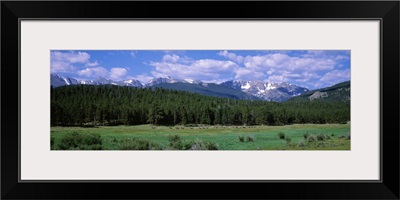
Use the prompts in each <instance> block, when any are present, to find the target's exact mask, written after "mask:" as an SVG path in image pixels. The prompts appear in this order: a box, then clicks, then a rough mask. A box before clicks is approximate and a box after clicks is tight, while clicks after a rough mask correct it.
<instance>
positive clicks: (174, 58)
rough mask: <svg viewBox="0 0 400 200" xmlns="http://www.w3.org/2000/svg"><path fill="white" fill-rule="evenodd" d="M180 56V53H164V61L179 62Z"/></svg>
mask: <svg viewBox="0 0 400 200" xmlns="http://www.w3.org/2000/svg"><path fill="white" fill-rule="evenodd" d="M179 58H180V57H179V56H178V55H175V54H173V55H170V54H166V55H164V56H163V59H162V60H163V61H164V62H172V63H177V62H178V60H179Z"/></svg>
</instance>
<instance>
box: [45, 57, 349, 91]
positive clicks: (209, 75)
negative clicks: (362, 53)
mask: <svg viewBox="0 0 400 200" xmlns="http://www.w3.org/2000/svg"><path fill="white" fill-rule="evenodd" d="M50 54H51V56H50V57H51V61H50V67H51V69H50V71H51V73H53V74H58V75H61V76H68V77H73V78H77V79H96V78H99V77H103V78H109V79H112V80H126V79H137V80H139V81H141V82H143V83H147V82H148V81H149V80H150V79H152V78H156V77H166V76H171V77H173V78H178V79H193V80H200V81H204V82H223V81H227V80H260V81H268V82H272V83H277V82H287V83H292V84H296V85H299V86H303V87H307V88H309V89H315V88H321V87H326V86H331V85H333V84H336V83H339V82H342V81H347V80H350V51H349V50H327V51H321V50H318V51H315V50H312V51H311V50H290V51H288V50H243V51H238V50H184V51H183V50H182V51H170V50H168V51H162V50H157V51H155V50H130V51H128V50H62V51H61V50H52V51H51V52H50Z"/></svg>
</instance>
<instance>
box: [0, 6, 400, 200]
mask: <svg viewBox="0 0 400 200" xmlns="http://www.w3.org/2000/svg"><path fill="white" fill-rule="evenodd" d="M228 5H229V6H228ZM399 8H400V3H399V1H352V2H346V1H282V2H276V1H253V2H242V1H232V2H227V1H219V2H211V1H203V2H187V1H175V2H166V1H160V2H154V1H148V2H139V1H116V2H111V1H86V2H80V1H69V2H67V1H59V2H56V1H2V2H1V47H2V48H1V50H2V51H1V97H2V98H1V108H2V109H1V110H2V112H1V113H2V114H1V198H2V199H123V198H124V199H125V198H127V199H183V198H184V199H192V198H196V199H205V198H218V199H222V198H224V199H255V198H258V199H260V198H262V199H264V198H265V199H267V198H268V199H399V197H400V196H399V150H400V149H399V91H400V89H399V66H400V65H399V55H400V54H399V24H400V23H399ZM21 18H24V19H30V18H31V19H38V18H41V19H48V18H49V19H50V18H53V19H99V18H103V19H115V18H119V19H124V18H129V19H144V18H146V19H153V18H154V19H155V18H156V19H161V18H169V19H206V20H212V19H239V20H240V19H277V18H279V19H315V20H318V19H336V20H347V19H380V20H381V22H382V24H381V62H382V63H381V81H382V85H381V119H380V120H381V132H382V133H381V135H382V138H381V145H382V156H381V170H382V171H381V174H382V177H381V178H382V179H381V181H377V182H376V181H374V182H370V181H357V182H351V181H350V182H346V181H339V182H324V181H321V182H320V181H257V182H255V181H185V182H183V181H178V182H174V181H163V182H160V181H147V182H146V181H145V182H129V181H128V182H101V183H99V182H95V181H92V182H85V181H80V182H79V181H70V182H68V181H64V182H19V176H18V175H19V171H18V170H19V168H18V163H19V148H20V147H19V140H18V133H19V131H20V127H18V124H19V123H18V120H19V118H18V116H19V113H20V111H21V108H20V104H19V102H20V100H19V99H20V98H21V97H20V93H19V81H20V80H19V79H18V77H19V70H18V67H19V62H20V61H19V50H20V49H19V48H20V44H19V19H21ZM17 81H18V82H17ZM366 156H368V155H366ZM149 189H150V190H153V191H154V192H150V193H149V192H148V191H149Z"/></svg>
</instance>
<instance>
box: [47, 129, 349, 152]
mask: <svg viewBox="0 0 400 200" xmlns="http://www.w3.org/2000/svg"><path fill="white" fill-rule="evenodd" d="M350 141H351V140H350V124H349V123H348V124H294V125H285V126H260V125H259V126H210V125H192V126H153V125H137V126H99V127H87V128H84V127H59V126H56V127H51V149H52V150H350Z"/></svg>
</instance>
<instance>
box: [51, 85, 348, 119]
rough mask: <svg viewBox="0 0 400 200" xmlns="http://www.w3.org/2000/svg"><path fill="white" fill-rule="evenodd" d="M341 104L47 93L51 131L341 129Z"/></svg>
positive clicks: (122, 90) (124, 90)
mask: <svg viewBox="0 0 400 200" xmlns="http://www.w3.org/2000/svg"><path fill="white" fill-rule="evenodd" d="M348 120H350V105H349V104H348V103H340V102H318V101H313V102H294V101H289V102H284V103H277V102H266V101H251V100H237V99H227V98H217V97H210V96H203V95H199V94H193V93H188V92H182V91H176V90H166V89H160V88H157V89H138V88H133V87H122V86H112V85H100V86H95V85H73V86H62V87H57V88H53V87H52V88H51V125H52V126H57V125H61V126H75V125H84V124H92V125H93V124H94V125H122V124H124V125H137V124H155V125H176V124H210V125H215V124H221V125H257V124H264V125H283V124H292V123H300V124H301V123H318V124H321V123H343V122H346V121H348Z"/></svg>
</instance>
